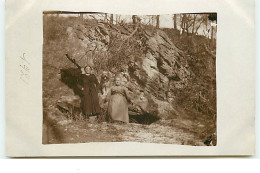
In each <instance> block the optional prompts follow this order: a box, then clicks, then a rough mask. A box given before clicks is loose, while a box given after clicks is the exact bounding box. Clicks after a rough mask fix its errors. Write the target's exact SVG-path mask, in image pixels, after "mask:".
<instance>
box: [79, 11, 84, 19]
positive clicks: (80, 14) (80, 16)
mask: <svg viewBox="0 0 260 173" xmlns="http://www.w3.org/2000/svg"><path fill="white" fill-rule="evenodd" d="M79 18H80V20H81V21H83V13H79Z"/></svg>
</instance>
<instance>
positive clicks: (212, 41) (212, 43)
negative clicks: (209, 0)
mask: <svg viewBox="0 0 260 173" xmlns="http://www.w3.org/2000/svg"><path fill="white" fill-rule="evenodd" d="M213 32H214V27H213V25H212V26H211V48H213V47H214V35H213V34H214V33H213Z"/></svg>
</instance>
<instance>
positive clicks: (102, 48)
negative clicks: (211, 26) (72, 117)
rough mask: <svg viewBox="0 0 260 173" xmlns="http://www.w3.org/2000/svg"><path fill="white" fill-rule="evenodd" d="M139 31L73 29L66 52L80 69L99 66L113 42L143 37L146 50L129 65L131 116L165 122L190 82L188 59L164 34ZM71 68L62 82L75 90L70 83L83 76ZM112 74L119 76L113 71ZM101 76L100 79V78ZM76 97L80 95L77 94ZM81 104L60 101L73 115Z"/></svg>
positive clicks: (111, 27)
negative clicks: (177, 91) (97, 60)
mask: <svg viewBox="0 0 260 173" xmlns="http://www.w3.org/2000/svg"><path fill="white" fill-rule="evenodd" d="M135 27H136V26H135ZM135 27H134V26H132V25H127V24H125V25H124V26H123V27H122V26H117V25H110V24H105V23H95V24H94V25H93V24H92V25H91V26H89V25H88V24H81V25H77V26H69V27H67V29H66V32H67V41H68V43H69V44H68V45H70V46H68V47H66V50H67V53H69V54H70V55H71V56H72V57H73V58H75V60H76V61H77V62H78V64H79V65H80V66H82V67H84V66H85V65H86V64H91V65H93V66H98V64H95V55H96V56H102V57H103V58H105V57H106V56H107V53H108V50H109V48H110V47H109V46H110V45H111V44H112V43H111V42H112V41H113V38H115V37H116V38H119V40H120V39H121V40H122V42H124V41H125V40H127V39H129V37H133V38H134V37H135V35H136V34H139V35H142V37H143V38H145V40H141V39H140V37H137V38H136V42H137V43H138V44H139V43H140V44H144V45H145V48H146V50H145V51H143V54H142V55H141V56H138V57H137V56H131V57H130V58H129V61H128V62H127V63H126V64H125V66H126V69H127V70H128V73H129V76H130V81H129V82H128V84H127V85H126V86H127V87H128V89H129V91H130V94H131V95H132V98H133V101H132V102H133V104H132V105H129V114H130V115H131V116H143V115H146V116H147V115H148V117H149V116H150V117H157V118H161V117H163V116H164V115H165V114H167V113H166V112H167V111H171V110H172V109H173V107H172V106H171V103H172V102H174V95H175V93H174V90H175V89H176V88H181V87H183V86H184V85H185V82H186V81H187V80H189V77H190V75H191V70H190V69H189V66H188V63H187V58H188V57H187V56H186V55H185V54H184V53H183V52H182V51H181V50H179V49H178V48H177V47H176V46H175V45H174V44H173V43H172V42H171V40H170V39H169V38H168V36H167V35H166V34H165V33H164V32H163V31H162V30H160V29H157V30H155V29H154V30H152V31H149V30H144V29H142V26H139V28H138V29H136V33H135ZM64 60H65V58H64ZM65 61H67V60H65ZM67 64H70V63H69V62H68V63H67ZM69 67H70V68H71V67H73V64H72V63H71V64H70V65H69ZM67 68H68V67H66V69H62V74H63V75H62V81H63V82H64V83H66V84H67V85H68V86H69V87H70V88H72V89H74V90H75V86H73V84H71V83H68V81H70V78H71V80H75V78H77V76H79V75H80V71H79V70H76V69H75V70H71V69H70V70H69V69H67ZM100 70H101V71H102V69H100ZM69 71H71V72H69ZM111 72H112V73H115V72H113V70H111ZM65 73H66V75H64V74H65ZM67 73H68V74H67ZM99 73H100V72H99ZM97 76H98V78H100V74H97ZM65 78H66V80H65ZM72 78H74V79H72ZM74 83H75V82H74ZM74 93H75V94H78V93H77V91H74ZM72 98H73V99H72ZM71 99H72V100H71ZM79 100H80V98H79V97H77V98H75V96H73V95H72V96H71V98H64V97H63V98H61V99H59V101H58V102H57V105H58V106H59V107H62V108H63V109H66V110H67V111H69V112H71V111H73V110H74V107H77V108H79V103H78V102H79ZM101 100H102V97H101ZM101 103H102V101H101ZM69 104H72V106H71V105H69ZM162 105H163V106H162ZM72 107H73V109H72ZM71 114H74V112H71Z"/></svg>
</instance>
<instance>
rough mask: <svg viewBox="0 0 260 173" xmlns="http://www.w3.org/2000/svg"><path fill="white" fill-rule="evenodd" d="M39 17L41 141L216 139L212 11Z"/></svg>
mask: <svg viewBox="0 0 260 173" xmlns="http://www.w3.org/2000/svg"><path fill="white" fill-rule="evenodd" d="M42 17H43V47H42V50H43V51H42V104H43V105H42V106H43V122H42V123H43V129H42V143H43V144H65V143H67V144H68V143H90V142H139V143H158V144H176V145H189V146H216V145H217V96H216V91H217V89H216V58H217V54H216V40H217V13H179V14H161V15H121V14H108V13H99V12H71V11H44V12H43V14H42Z"/></svg>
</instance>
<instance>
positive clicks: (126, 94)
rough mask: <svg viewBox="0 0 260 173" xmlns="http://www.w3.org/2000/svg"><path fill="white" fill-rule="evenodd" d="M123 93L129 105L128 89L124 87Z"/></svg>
mask: <svg viewBox="0 0 260 173" xmlns="http://www.w3.org/2000/svg"><path fill="white" fill-rule="evenodd" d="M124 92H125V97H126V100H127V101H128V102H130V103H131V96H130V94H129V92H128V89H127V88H126V87H124Z"/></svg>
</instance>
